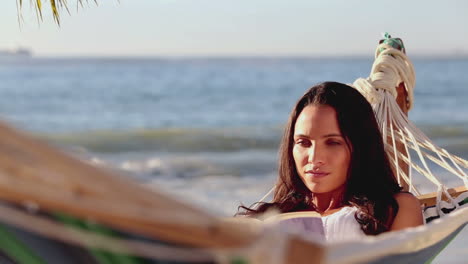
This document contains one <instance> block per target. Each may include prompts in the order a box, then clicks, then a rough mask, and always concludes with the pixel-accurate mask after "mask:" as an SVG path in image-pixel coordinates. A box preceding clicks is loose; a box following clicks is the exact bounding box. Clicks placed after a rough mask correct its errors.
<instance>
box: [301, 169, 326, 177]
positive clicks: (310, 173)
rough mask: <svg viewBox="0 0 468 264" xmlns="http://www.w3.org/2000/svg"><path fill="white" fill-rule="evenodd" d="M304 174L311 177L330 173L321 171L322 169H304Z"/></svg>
mask: <svg viewBox="0 0 468 264" xmlns="http://www.w3.org/2000/svg"><path fill="white" fill-rule="evenodd" d="M305 174H306V175H307V176H309V177H313V178H322V177H325V176H327V175H328V174H330V173H329V172H322V171H306V172H305Z"/></svg>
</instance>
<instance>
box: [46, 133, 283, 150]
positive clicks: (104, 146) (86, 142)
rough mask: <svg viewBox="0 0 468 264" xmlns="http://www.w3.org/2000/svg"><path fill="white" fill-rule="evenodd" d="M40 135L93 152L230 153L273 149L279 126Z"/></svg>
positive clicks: (278, 134)
mask: <svg viewBox="0 0 468 264" xmlns="http://www.w3.org/2000/svg"><path fill="white" fill-rule="evenodd" d="M40 137H41V138H43V139H45V140H47V141H49V142H51V143H53V144H58V145H63V146H73V147H81V148H84V149H86V150H87V151H90V152H95V153H117V152H135V151H157V152H184V153H192V152H232V151H240V150H248V149H256V150H274V149H277V148H278V145H279V140H280V138H281V128H280V127H265V128H223V129H194V128H162V129H151V130H132V131H92V132H77V133H66V134H64V133H60V134H50V133H49V134H41V135H40Z"/></svg>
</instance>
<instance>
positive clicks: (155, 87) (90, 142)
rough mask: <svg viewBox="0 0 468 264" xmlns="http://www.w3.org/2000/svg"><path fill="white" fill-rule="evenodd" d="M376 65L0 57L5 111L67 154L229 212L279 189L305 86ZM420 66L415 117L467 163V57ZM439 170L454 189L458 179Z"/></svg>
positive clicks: (450, 256)
mask: <svg viewBox="0 0 468 264" xmlns="http://www.w3.org/2000/svg"><path fill="white" fill-rule="evenodd" d="M372 62H373V58H351V57H347V58H299V57H296V58H247V57H246V58H149V59H143V58H32V59H21V60H9V61H3V62H2V61H0V94H1V97H0V118H1V119H2V120H5V121H7V122H9V123H10V124H13V125H14V126H16V127H18V128H20V129H23V130H26V131H28V132H30V133H32V134H34V135H35V136H38V137H40V138H42V139H44V140H47V141H48V142H50V143H51V144H53V145H56V146H57V147H59V148H61V149H63V150H65V151H67V152H69V153H71V154H72V155H77V156H78V157H80V158H83V159H87V160H92V161H94V162H95V163H98V164H102V165H104V166H109V167H112V168H114V169H117V170H119V171H121V172H122V173H124V174H126V175H128V176H129V177H132V178H134V179H135V180H137V181H141V182H143V183H144V184H147V185H148V186H151V187H155V188H158V189H160V190H162V191H164V192H166V193H169V194H171V195H173V196H175V197H177V198H178V199H181V200H186V201H188V202H189V203H192V204H194V205H195V206H197V207H201V208H204V209H206V210H209V211H211V212H213V213H215V214H218V215H220V216H231V215H233V214H234V213H235V212H236V211H237V206H239V205H240V204H241V203H242V204H244V205H250V204H252V203H253V202H255V201H257V200H258V199H260V198H261V197H262V196H263V195H264V194H265V193H266V192H267V191H268V190H269V189H270V188H271V187H272V185H273V183H274V181H275V178H276V168H277V152H278V145H279V140H280V137H281V134H282V129H283V125H284V124H285V122H286V119H287V117H288V114H289V112H290V110H291V108H292V106H293V104H294V103H295V101H296V100H297V99H298V98H299V97H300V96H301V95H302V94H303V93H304V92H305V90H307V89H308V88H309V87H311V86H312V85H314V84H316V83H318V82H322V81H338V82H344V83H352V82H353V81H354V80H355V79H356V78H359V77H367V76H368V75H369V72H370V68H371V65H372ZM413 63H414V65H415V70H416V76H417V79H416V80H417V81H416V88H415V91H414V93H415V105H414V108H413V109H412V110H411V111H410V115H409V117H410V120H412V121H413V122H414V123H415V124H416V125H417V126H418V127H420V128H421V129H422V130H423V131H424V132H425V133H426V134H427V135H428V136H429V137H430V138H431V139H432V140H433V141H434V142H435V143H437V144H438V145H439V146H441V147H444V148H446V149H447V150H448V151H449V152H451V153H453V154H456V155H458V156H460V157H462V158H464V159H468V74H466V72H468V58H465V59H463V58H415V59H413ZM436 171H437V170H436ZM441 173H442V177H443V178H444V180H445V181H446V182H448V183H449V184H452V183H453V184H458V185H461V183H459V182H456V181H453V180H454V177H453V178H451V177H450V176H449V175H445V174H444V173H443V172H441ZM421 184H422V185H424V184H423V183H421ZM467 235H468V231H466V230H464V231H463V232H462V233H461V234H460V235H459V236H458V237H457V238H456V239H455V240H454V241H453V242H452V243H451V244H450V245H449V247H448V248H447V249H446V250H444V252H443V253H442V254H441V255H440V256H439V257H437V259H436V260H435V261H434V263H463V262H458V261H459V260H460V258H459V256H461V255H463V256H466V257H468V253H467V251H468V250H465V249H464V248H463V247H462V245H466V243H467V242H468V241H467V239H466V237H467ZM454 256H455V257H454ZM465 259H466V258H465Z"/></svg>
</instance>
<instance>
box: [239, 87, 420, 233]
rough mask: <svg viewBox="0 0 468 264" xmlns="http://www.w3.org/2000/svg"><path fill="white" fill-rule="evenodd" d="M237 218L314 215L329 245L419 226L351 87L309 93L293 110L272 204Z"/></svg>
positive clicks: (416, 206)
mask: <svg viewBox="0 0 468 264" xmlns="http://www.w3.org/2000/svg"><path fill="white" fill-rule="evenodd" d="M257 205H258V206H255V207H252V208H247V207H244V206H241V208H243V209H244V210H243V211H242V212H239V213H238V214H239V215H247V216H254V217H255V216H258V215H260V214H261V213H264V212H266V211H267V210H269V209H277V210H279V211H280V212H281V213H287V212H299V211H313V212H316V213H318V214H319V215H320V217H321V219H322V222H323V227H324V233H325V237H326V239H327V240H328V241H336V240H348V239H356V238H359V237H361V236H363V235H377V234H380V233H383V232H387V231H393V230H399V229H402V228H406V227H414V226H418V225H422V224H423V223H424V221H423V217H422V212H421V207H420V203H419V200H418V199H417V198H416V197H414V196H413V195H412V194H410V193H407V192H402V188H401V187H400V186H399V185H398V183H397V180H396V178H395V175H394V173H393V170H392V168H391V166H390V163H389V160H388V157H387V154H386V152H385V151H384V144H383V141H382V136H381V134H380V131H379V128H378V125H377V122H376V119H375V115H374V112H373V110H372V107H371V105H370V104H369V103H368V101H367V100H366V99H365V98H364V97H363V96H362V95H361V94H360V93H359V92H358V91H357V90H356V89H354V88H352V87H350V86H347V85H345V84H341V83H336V82H325V83H321V84H318V85H316V86H314V87H312V88H311V89H310V90H309V91H307V92H306V93H305V94H304V96H302V97H301V98H300V99H299V101H298V102H297V103H296V105H295V107H294V108H293V110H292V112H291V114H290V116H289V120H288V123H287V125H286V128H285V131H284V136H283V139H282V142H281V146H280V160H279V177H278V181H277V183H276V186H275V189H274V198H273V201H272V202H271V203H259V204H257Z"/></svg>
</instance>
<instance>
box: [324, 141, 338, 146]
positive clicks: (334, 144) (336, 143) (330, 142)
mask: <svg viewBox="0 0 468 264" xmlns="http://www.w3.org/2000/svg"><path fill="white" fill-rule="evenodd" d="M327 144H328V145H331V146H337V145H341V142H340V141H337V140H329V141H328V142H327Z"/></svg>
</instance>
